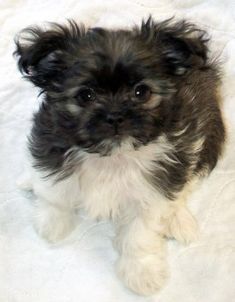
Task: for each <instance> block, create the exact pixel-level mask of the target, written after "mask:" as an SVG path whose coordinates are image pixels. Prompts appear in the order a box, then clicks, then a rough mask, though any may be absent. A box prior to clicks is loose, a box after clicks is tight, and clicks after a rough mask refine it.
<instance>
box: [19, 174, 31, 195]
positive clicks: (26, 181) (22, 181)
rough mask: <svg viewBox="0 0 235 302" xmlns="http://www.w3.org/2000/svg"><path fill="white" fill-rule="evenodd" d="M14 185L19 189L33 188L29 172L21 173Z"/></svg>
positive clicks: (27, 189)
mask: <svg viewBox="0 0 235 302" xmlns="http://www.w3.org/2000/svg"><path fill="white" fill-rule="evenodd" d="M16 185H17V187H18V188H19V189H21V190H26V191H30V190H33V184H32V177H31V175H30V174H29V173H26V172H25V173H23V174H22V175H21V176H20V177H19V178H18V179H17V181H16Z"/></svg>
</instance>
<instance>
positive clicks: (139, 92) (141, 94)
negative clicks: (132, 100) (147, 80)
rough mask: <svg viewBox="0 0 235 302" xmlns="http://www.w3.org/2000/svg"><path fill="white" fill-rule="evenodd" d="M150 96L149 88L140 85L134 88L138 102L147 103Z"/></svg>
mask: <svg viewBox="0 0 235 302" xmlns="http://www.w3.org/2000/svg"><path fill="white" fill-rule="evenodd" d="M150 96H151V90H150V88H149V87H148V86H147V85H145V84H140V85H137V86H136V87H135V97H136V98H137V99H138V100H140V101H148V100H149V98H150Z"/></svg>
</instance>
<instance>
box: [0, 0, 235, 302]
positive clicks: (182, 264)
mask: <svg viewBox="0 0 235 302" xmlns="http://www.w3.org/2000/svg"><path fill="white" fill-rule="evenodd" d="M150 13H151V14H152V15H153V16H154V17H155V19H156V20H162V19H165V18H168V17H171V16H173V15H174V16H176V18H181V17H184V18H187V19H189V20H191V21H193V22H196V23H197V24H198V25H200V26H201V27H202V28H205V29H207V30H208V31H209V33H210V35H211V36H212V41H213V42H212V43H211V49H212V51H213V53H216V54H220V55H221V60H222V61H223V66H224V75H223V90H222V96H223V99H224V115H225V117H226V120H227V124H228V132H229V136H228V143H227V148H226V152H225V154H224V157H223V159H222V160H221V161H220V163H219V165H218V166H217V167H216V169H215V170H214V171H213V173H212V174H211V176H210V177H209V178H207V179H206V180H204V182H203V184H202V186H201V187H200V188H199V189H198V190H197V191H196V192H195V193H194V194H193V195H192V197H191V199H190V208H191V210H192V211H193V213H194V214H195V216H196V217H197V219H198V221H199V224H200V228H201V235H200V239H199V240H198V241H197V242H195V243H193V244H191V245H190V246H187V247H184V246H181V245H179V244H178V243H176V242H174V241H171V242H169V255H168V256H169V263H170V270H171V278H170V280H169V282H168V284H167V286H166V288H164V289H163V290H162V291H161V292H160V293H159V294H158V295H156V296H154V297H149V298H143V297H140V296H137V295H135V294H133V293H131V292H129V291H128V290H127V289H125V288H124V287H123V285H122V283H121V282H120V281H119V280H118V279H117V277H116V276H115V273H114V266H113V264H114V262H115V259H116V257H117V255H116V253H115V251H114V250H113V248H112V245H111V237H112V235H113V234H112V228H111V226H110V225H109V224H108V223H107V222H98V223H96V222H92V221H89V220H88V219H87V218H86V217H83V218H81V222H80V224H79V226H78V228H77V229H76V231H75V232H74V233H73V234H72V235H71V236H70V237H69V238H68V239H67V240H66V241H64V242H63V243H61V244H58V245H55V246H50V245H49V244H47V243H45V242H44V241H43V240H42V239H41V238H39V237H38V236H37V235H36V233H35V232H34V229H33V227H32V213H33V196H32V195H30V194H26V193H24V192H21V191H19V190H18V189H17V187H16V185H15V181H16V179H17V177H18V176H19V175H20V173H21V172H22V169H23V166H24V161H25V159H24V148H25V141H26V134H27V133H28V131H29V129H30V123H31V122H30V120H31V117H32V112H33V111H34V110H36V108H37V106H38V102H39V100H38V99H37V94H38V91H37V90H36V89H35V88H33V87H32V85H31V84H30V83H27V82H26V81H24V80H22V78H21V76H20V74H19V72H18V71H17V68H16V63H15V60H14V58H13V57H12V52H13V50H14V43H13V38H14V35H15V34H16V33H17V32H18V31H19V30H20V29H22V28H23V27H25V26H27V25H30V24H35V23H42V22H44V21H56V22H65V20H66V18H71V17H72V18H74V19H75V20H77V21H78V22H84V23H85V24H86V25H87V26H109V27H126V26H131V25H133V24H134V23H136V24H139V23H140V20H141V18H142V17H146V16H148V15H149V14H150ZM234 76H235V2H234V1H232V0H230V1H229V0H227V1H226V0H223V1H222V0H221V1H219V0H218V1H213V0H207V1H202V0H191V1H190V0H182V1H180V0H177V1H169V0H168V1H167V0H165V1H163V0H162V1H160V0H159V1H157V0H146V1H140V0H139V1H138V0H136V1H131V0H118V1H116V0H115V1H111V0H105V1H104V0H103V1H101V0H100V1H98V0H97V1H91V0H85V1H84V0H80V1H79V0H73V1H72V0H68V1H61V0H54V1H52V0H48V1H43V0H41V1H39V0H36V1H33V0H31V1H30V0H28V1H26V0H18V1H13V0H12V1H3V0H2V1H0V302H91V301H96V302H119V301H122V302H132V301H133V302H134V301H135V302H139V301H148V302H153V301H155V302H232V301H235V300H234V299H235V131H234V129H235V97H234V96H235V77H234Z"/></svg>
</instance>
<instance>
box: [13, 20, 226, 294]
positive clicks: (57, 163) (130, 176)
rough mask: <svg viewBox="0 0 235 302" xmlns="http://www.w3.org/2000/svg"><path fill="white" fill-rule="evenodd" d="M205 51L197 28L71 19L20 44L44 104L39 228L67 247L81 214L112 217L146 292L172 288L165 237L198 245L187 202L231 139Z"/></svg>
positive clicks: (38, 150)
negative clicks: (100, 24)
mask: <svg viewBox="0 0 235 302" xmlns="http://www.w3.org/2000/svg"><path fill="white" fill-rule="evenodd" d="M207 42H208V39H207V37H206V33H205V32H204V31H202V30H200V29H198V28H196V27H195V26H194V25H192V24H190V23H188V22H185V21H181V22H173V21H172V20H167V21H165V22H161V23H156V22H154V21H153V20H152V18H149V19H148V20H147V21H143V22H142V25H141V26H139V27H133V28H132V29H131V30H123V29H122V30H106V29H103V28H90V29H88V30H86V29H85V28H84V27H83V26H81V25H77V24H76V23H75V22H74V21H69V23H68V25H59V24H51V25H50V28H47V29H43V28H40V27H31V28H27V29H25V30H24V31H23V33H21V34H20V35H19V37H18V38H17V39H16V46H17V49H16V52H15V54H16V55H17V57H18V66H19V69H20V71H21V72H22V73H23V74H24V75H25V77H26V78H27V79H28V80H30V81H31V82H32V83H33V84H34V85H35V86H37V87H39V88H40V90H41V93H42V94H43V101H42V103H41V105H40V108H39V111H38V112H37V113H36V114H35V115H34V124H33V128H32V131H31V135H30V138H29V150H30V154H31V157H32V167H33V168H34V169H33V175H32V177H31V180H32V188H33V190H34V192H35V194H36V196H37V198H38V200H37V208H36V211H37V215H36V217H37V219H36V222H35V224H36V229H37V231H38V233H39V234H40V235H42V236H43V237H44V238H46V239H47V240H48V241H50V242H56V241H58V240H61V239H63V238H64V237H65V236H66V235H67V234H69V233H70V232H71V230H72V229H73V228H74V226H75V216H74V209H75V208H78V207H79V208H81V207H82V208H83V209H85V210H86V212H87V213H88V214H89V215H90V216H91V217H92V218H95V219H96V218H102V219H105V218H110V219H112V221H113V223H114V226H115V229H116V238H115V240H114V246H115V247H116V248H117V250H118V252H119V255H120V256H119V259H118V261H117V273H118V275H119V276H120V277H121V279H122V280H123V281H124V283H125V284H126V286H127V287H129V288H130V289H131V290H133V291H135V292H137V293H139V294H143V295H150V294H153V293H155V292H156V291H157V290H158V289H160V288H161V287H162V286H163V285H164V283H165V280H166V278H167V274H168V273H167V262H166V238H167V237H168V238H169V237H170V238H175V239H176V240H178V241H180V242H183V243H188V242H190V241H192V240H193V239H194V238H195V236H196V232H197V224H196V222H195V220H194V218H193V216H192V215H191V213H190V212H189V210H188V209H187V206H186V198H187V193H188V192H189V191H190V190H189V188H190V186H191V184H192V182H194V180H195V179H196V178H198V177H200V176H203V175H206V174H208V173H209V172H210V171H211V170H212V169H213V168H214V167H215V165H216V163H217V160H218V158H219V156H220V154H221V152H222V148H223V144H224V141H225V129H224V124H223V121H222V117H221V110H220V97H219V87H220V73H219V69H218V67H217V64H216V63H215V62H213V61H209V60H208V47H207Z"/></svg>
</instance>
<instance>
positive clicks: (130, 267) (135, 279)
mask: <svg viewBox="0 0 235 302" xmlns="http://www.w3.org/2000/svg"><path fill="white" fill-rule="evenodd" d="M117 274H118V276H119V277H120V278H121V279H122V280H123V281H124V284H125V285H126V286H127V287H128V288H129V289H131V290H132V291H134V292H136V293H137V294H140V295H145V296H149V295H153V294H155V293H156V292H157V291H158V290H160V289H161V288H162V287H163V286H164V284H165V282H166V280H167V277H168V273H167V267H166V261H165V259H161V258H160V257H159V256H158V255H147V256H145V257H140V258H135V257H130V256H126V257H125V256H122V257H121V258H120V259H119V261H118V263H117Z"/></svg>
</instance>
